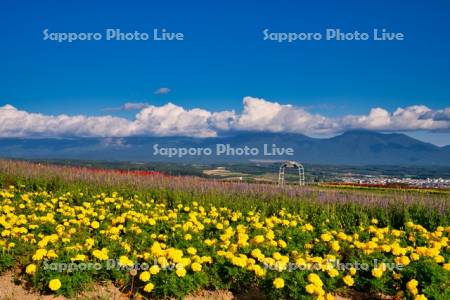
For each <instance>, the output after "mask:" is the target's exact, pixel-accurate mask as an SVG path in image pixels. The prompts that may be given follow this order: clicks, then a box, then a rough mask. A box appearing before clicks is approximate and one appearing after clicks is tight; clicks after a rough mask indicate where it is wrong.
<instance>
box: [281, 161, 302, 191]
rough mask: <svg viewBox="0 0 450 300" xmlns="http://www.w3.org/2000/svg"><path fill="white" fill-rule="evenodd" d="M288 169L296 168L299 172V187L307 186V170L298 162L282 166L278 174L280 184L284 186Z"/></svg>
mask: <svg viewBox="0 0 450 300" xmlns="http://www.w3.org/2000/svg"><path fill="white" fill-rule="evenodd" d="M286 168H296V169H297V170H298V185H300V186H303V185H305V168H304V167H303V165H302V164H301V163H298V162H296V161H285V162H283V163H282V164H281V166H280V171H279V172H278V184H279V185H284V183H285V181H284V173H285V171H286Z"/></svg>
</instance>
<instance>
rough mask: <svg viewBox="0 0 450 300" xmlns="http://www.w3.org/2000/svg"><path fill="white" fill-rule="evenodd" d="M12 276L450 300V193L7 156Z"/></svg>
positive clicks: (145, 294)
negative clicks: (211, 176) (104, 168)
mask: <svg viewBox="0 0 450 300" xmlns="http://www.w3.org/2000/svg"><path fill="white" fill-rule="evenodd" d="M0 185H1V191H0V231H1V237H0V247H1V254H0V271H6V270H8V269H14V270H18V271H17V276H19V277H20V278H22V279H23V280H25V281H26V282H27V283H28V285H29V286H30V287H32V288H33V289H35V290H36V291H39V292H42V293H54V294H58V295H65V296H71V297H73V296H76V295H77V294H79V293H80V291H82V290H84V289H86V288H88V287H89V286H92V285H93V284H98V283H104V282H112V283H114V284H115V285H116V286H119V287H120V288H121V289H122V290H124V291H127V295H128V296H130V297H141V298H163V297H176V298H183V297H184V296H185V295H187V294H192V293H193V292H196V291H199V290H218V289H221V290H224V289H225V290H230V291H232V292H234V293H236V294H239V293H240V292H242V291H246V290H249V289H257V290H259V291H261V295H264V297H267V298H270V299H333V297H334V296H336V295H349V294H351V293H352V291H359V292H363V293H364V294H365V295H366V296H367V297H368V298H374V297H377V296H380V297H381V296H383V297H387V296H392V297H393V298H398V299H403V298H407V299H426V298H428V299H450V280H449V278H450V262H449V260H450V242H449V241H448V238H449V235H450V221H449V220H450V200H449V194H448V192H447V191H442V192H439V191H421V190H401V189H379V188H374V189H371V188H364V189H349V188H347V187H345V188H341V187H337V186H336V187H319V186H306V187H296V186H285V187H278V186H275V185H271V184H249V183H235V182H223V181H220V180H207V179H201V178H198V177H172V176H164V175H162V174H158V173H149V174H146V173H133V172H131V173H127V172H96V171H95V170H92V169H84V168H73V167H71V168H69V167H61V166H47V165H39V164H31V163H25V162H18V161H0Z"/></svg>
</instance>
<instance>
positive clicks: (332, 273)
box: [327, 268, 339, 277]
mask: <svg viewBox="0 0 450 300" xmlns="http://www.w3.org/2000/svg"><path fill="white" fill-rule="evenodd" d="M327 273H328V275H329V276H330V277H336V276H338V275H339V271H338V270H336V269H335V268H331V269H328V270H327Z"/></svg>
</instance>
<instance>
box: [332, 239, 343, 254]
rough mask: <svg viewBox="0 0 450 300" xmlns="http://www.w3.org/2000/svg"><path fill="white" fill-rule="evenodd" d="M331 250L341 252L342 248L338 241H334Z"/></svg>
mask: <svg viewBox="0 0 450 300" xmlns="http://www.w3.org/2000/svg"><path fill="white" fill-rule="evenodd" d="M331 249H333V251H336V252H337V251H339V250H340V249H341V246H340V245H339V242H338V241H333V242H331Z"/></svg>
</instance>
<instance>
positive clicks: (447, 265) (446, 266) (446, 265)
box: [442, 263, 450, 271]
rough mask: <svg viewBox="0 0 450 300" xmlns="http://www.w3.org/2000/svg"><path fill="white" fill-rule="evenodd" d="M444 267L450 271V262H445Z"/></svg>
mask: <svg viewBox="0 0 450 300" xmlns="http://www.w3.org/2000/svg"><path fill="white" fill-rule="evenodd" d="M442 267H443V268H444V269H446V270H447V271H450V263H446V264H443V265H442Z"/></svg>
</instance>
